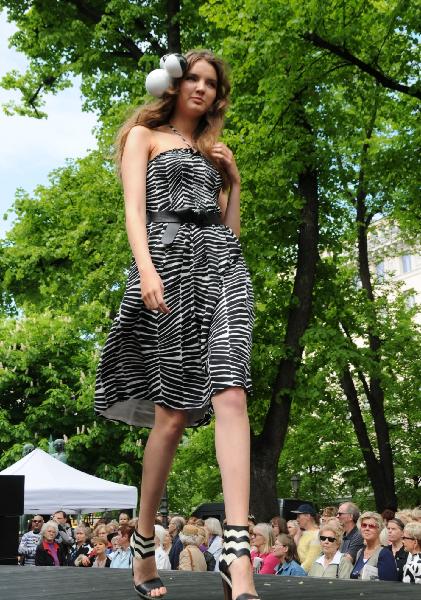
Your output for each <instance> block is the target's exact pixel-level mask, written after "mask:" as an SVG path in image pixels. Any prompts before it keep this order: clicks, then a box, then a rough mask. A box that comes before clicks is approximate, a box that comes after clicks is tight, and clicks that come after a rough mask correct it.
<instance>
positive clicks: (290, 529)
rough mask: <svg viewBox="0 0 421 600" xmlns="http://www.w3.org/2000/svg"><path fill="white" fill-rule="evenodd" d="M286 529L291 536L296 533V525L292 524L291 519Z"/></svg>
mask: <svg viewBox="0 0 421 600" xmlns="http://www.w3.org/2000/svg"><path fill="white" fill-rule="evenodd" d="M287 529H288V533H289V535H290V536H292V537H294V535H295V534H296V533H297V526H296V525H294V523H291V521H288V523H287Z"/></svg>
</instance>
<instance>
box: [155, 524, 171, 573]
mask: <svg viewBox="0 0 421 600" xmlns="http://www.w3.org/2000/svg"><path fill="white" fill-rule="evenodd" d="M166 533H167V532H166V530H165V529H164V528H163V527H162V525H155V561H156V568H157V569H158V570H161V569H166V570H168V571H169V570H170V569H171V563H170V559H169V558H168V554H167V552H165V550H164V540H165V536H166Z"/></svg>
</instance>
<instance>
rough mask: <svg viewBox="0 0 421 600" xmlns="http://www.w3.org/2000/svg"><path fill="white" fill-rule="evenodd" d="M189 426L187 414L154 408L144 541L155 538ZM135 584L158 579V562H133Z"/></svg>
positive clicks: (141, 525)
mask: <svg viewBox="0 0 421 600" xmlns="http://www.w3.org/2000/svg"><path fill="white" fill-rule="evenodd" d="M185 426H186V413H185V412H184V411H180V410H172V409H169V408H164V407H162V406H158V405H156V406H155V423H154V426H153V429H152V431H151V433H150V434H149V438H148V442H147V444H146V447H145V452H144V455H143V469H142V484H141V489H140V498H141V502H140V510H139V520H138V526H137V529H138V532H139V533H140V534H141V535H143V536H144V537H152V536H153V535H154V524H155V516H156V512H157V510H158V508H159V503H160V500H161V498H162V493H163V490H164V486H165V482H166V481H167V478H168V474H169V472H170V469H171V464H172V461H173V458H174V454H175V452H176V450H177V446H178V444H179V442H180V439H181V436H182V435H183V432H184V429H185ZM133 568H134V583H135V585H137V584H139V583H143V582H145V581H148V580H149V579H152V578H154V577H156V575H157V570H156V564H155V558H154V557H153V556H151V557H150V558H146V559H144V560H134V561H133ZM165 592H166V589H165V588H159V589H157V590H153V591H152V593H151V598H156V597H159V596H162V595H163V594H165Z"/></svg>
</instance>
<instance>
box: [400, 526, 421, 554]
mask: <svg viewBox="0 0 421 600" xmlns="http://www.w3.org/2000/svg"><path fill="white" fill-rule="evenodd" d="M402 541H403V546H404V548H405V551H406V552H410V553H411V554H416V553H417V552H419V551H420V545H419V544H418V541H417V540H416V539H415V538H414V537H413V536H412V535H411V534H410V533H407V532H405V531H404V532H403V536H402Z"/></svg>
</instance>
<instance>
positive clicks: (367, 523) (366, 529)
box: [361, 518, 380, 542]
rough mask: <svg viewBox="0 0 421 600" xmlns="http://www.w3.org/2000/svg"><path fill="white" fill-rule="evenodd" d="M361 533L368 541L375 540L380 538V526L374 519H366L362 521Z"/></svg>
mask: <svg viewBox="0 0 421 600" xmlns="http://www.w3.org/2000/svg"><path fill="white" fill-rule="evenodd" d="M361 535H362V536H363V539H364V540H365V541H366V542H373V541H375V540H377V539H378V538H379V535H380V532H379V526H378V524H377V523H376V521H375V520H374V519H371V518H370V519H364V520H363V521H362V522H361Z"/></svg>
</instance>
